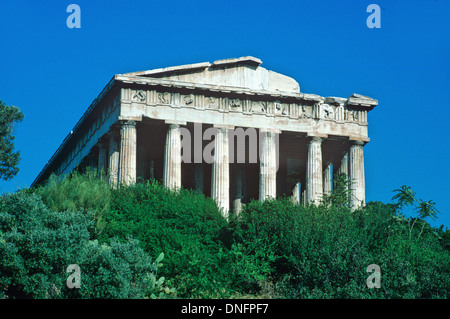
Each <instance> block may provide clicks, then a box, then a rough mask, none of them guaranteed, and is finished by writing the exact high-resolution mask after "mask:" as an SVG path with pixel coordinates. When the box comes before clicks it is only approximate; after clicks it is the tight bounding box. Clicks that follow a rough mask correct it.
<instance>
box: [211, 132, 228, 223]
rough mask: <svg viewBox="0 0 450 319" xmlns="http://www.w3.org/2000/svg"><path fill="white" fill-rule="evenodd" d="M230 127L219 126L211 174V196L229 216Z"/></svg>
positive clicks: (225, 214)
mask: <svg viewBox="0 0 450 319" xmlns="http://www.w3.org/2000/svg"><path fill="white" fill-rule="evenodd" d="M229 175H230V173H229V149H228V129H226V128H222V127H220V128H217V132H216V136H215V139H214V158H213V162H212V175H211V197H212V198H213V199H214V200H215V201H216V203H217V205H218V206H219V207H220V208H221V209H222V211H223V213H224V216H225V217H228V212H229V210H230V176H229Z"/></svg>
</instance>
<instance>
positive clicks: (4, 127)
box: [0, 100, 24, 180]
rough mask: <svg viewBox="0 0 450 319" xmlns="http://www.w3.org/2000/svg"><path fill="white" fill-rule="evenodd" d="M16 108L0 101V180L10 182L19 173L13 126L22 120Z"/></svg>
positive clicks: (18, 154)
mask: <svg viewBox="0 0 450 319" xmlns="http://www.w3.org/2000/svg"><path fill="white" fill-rule="evenodd" d="M23 117H24V116H23V113H22V111H20V109H19V108H18V107H17V106H13V105H11V106H8V105H6V104H4V103H3V101H2V100H0V179H3V180H10V179H11V178H13V177H14V176H16V175H17V173H18V172H19V168H18V167H17V165H18V164H19V160H20V152H19V151H16V150H15V149H14V135H13V132H14V125H15V124H16V123H18V122H20V121H22V120H23Z"/></svg>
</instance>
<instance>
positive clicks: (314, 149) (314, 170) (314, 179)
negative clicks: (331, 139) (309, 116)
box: [305, 136, 323, 205]
mask: <svg viewBox="0 0 450 319" xmlns="http://www.w3.org/2000/svg"><path fill="white" fill-rule="evenodd" d="M322 140H323V139H322V138H321V137H317V136H313V137H312V138H311V140H310V141H309V145H308V158H307V163H306V198H305V202H306V204H316V205H317V204H319V203H320V201H321V199H322V194H323V176H322Z"/></svg>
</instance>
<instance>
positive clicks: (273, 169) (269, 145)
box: [259, 131, 277, 201]
mask: <svg viewBox="0 0 450 319" xmlns="http://www.w3.org/2000/svg"><path fill="white" fill-rule="evenodd" d="M260 138H261V155H260V165H259V200H260V201H264V200H266V199H269V198H276V196H277V145H276V138H277V133H275V132H270V131H263V132H261V133H260Z"/></svg>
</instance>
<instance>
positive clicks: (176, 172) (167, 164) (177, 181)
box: [163, 124, 181, 189]
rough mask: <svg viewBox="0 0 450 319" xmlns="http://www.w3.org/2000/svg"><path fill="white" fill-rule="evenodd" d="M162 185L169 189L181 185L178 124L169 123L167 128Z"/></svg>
mask: <svg viewBox="0 0 450 319" xmlns="http://www.w3.org/2000/svg"><path fill="white" fill-rule="evenodd" d="M163 185H164V186H165V187H168V188H171V189H177V188H180V187H181V133H180V125H178V124H170V125H169V128H168V129H167V134H166V145H165V151H164V173H163Z"/></svg>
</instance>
